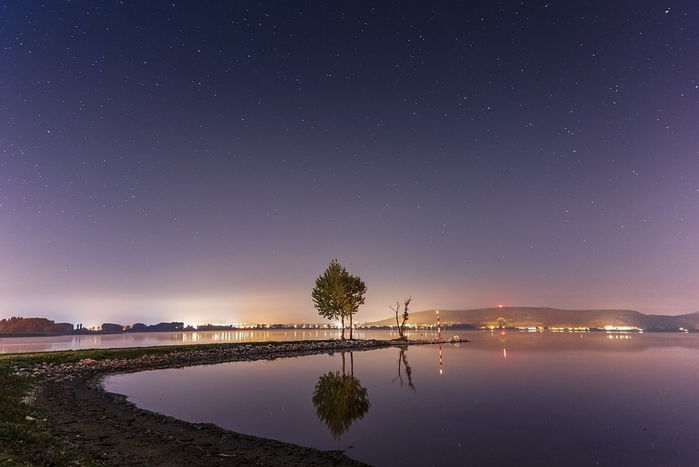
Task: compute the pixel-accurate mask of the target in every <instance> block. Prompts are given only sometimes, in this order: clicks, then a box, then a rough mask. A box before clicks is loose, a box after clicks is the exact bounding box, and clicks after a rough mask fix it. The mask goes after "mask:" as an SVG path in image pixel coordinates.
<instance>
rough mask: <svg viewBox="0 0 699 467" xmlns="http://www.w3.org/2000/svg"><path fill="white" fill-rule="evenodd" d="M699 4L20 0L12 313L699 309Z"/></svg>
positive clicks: (1, 257)
mask: <svg viewBox="0 0 699 467" xmlns="http://www.w3.org/2000/svg"><path fill="white" fill-rule="evenodd" d="M698 245H699V4H698V3H697V2H696V1H667V2H658V1H656V0H652V1H635V2H609V1H578V2H571V1H559V2H553V1H551V2H522V3H520V2H495V1H483V2H459V3H457V2H405V3H403V2H389V1H376V2H362V1H352V2H301V1H299V2H228V1H218V2H214V1H175V2H165V1H152V2H142V1H135V0H134V1H114V0H109V1H100V2H94V1H87V0H85V1H58V0H56V1H45V2H40V1H30V0H24V1H21V0H12V1H0V317H8V316H14V315H23V316H46V317H49V318H52V319H56V320H61V321H64V320H67V321H72V322H84V323H92V324H99V323H101V322H103V321H113V322H123V323H130V322H134V321H144V322H157V321H160V320H165V319H167V320H181V321H185V322H187V323H194V324H196V323H206V322H216V323H226V322H241V321H248V322H264V321H268V322H273V321H274V322H280V321H282V322H293V321H302V320H306V321H312V322H321V321H322V320H321V319H320V318H319V317H318V316H317V314H316V312H315V310H314V308H313V304H312V301H311V297H310V291H311V288H312V286H313V282H314V279H315V277H316V276H317V275H318V274H320V273H321V272H322V270H323V269H324V268H325V267H326V266H327V263H328V262H329V260H330V259H332V258H338V259H339V260H340V262H341V263H343V264H344V265H345V266H347V268H348V269H349V271H350V272H352V273H354V274H358V275H360V276H361V277H362V278H363V279H364V280H365V282H366V283H367V287H368V294H367V303H366V305H365V306H364V307H363V309H362V310H361V311H360V314H359V315H357V320H359V321H364V320H370V319H375V318H376V319H378V318H384V317H386V316H387V315H388V314H390V310H389V309H388V305H390V304H392V303H395V301H396V300H397V299H401V298H404V297H407V296H408V295H412V296H413V310H414V311H417V310H420V309H427V308H443V309H447V308H470V307H480V306H496V305H498V304H504V305H513V306H526V305H529V306H539V305H546V306H556V307H563V308H601V307H615V308H617V307H618V308H632V309H637V310H639V311H643V312H653V313H660V314H676V313H687V312H694V311H697V310H699V284H698V282H697V279H698V278H699V247H698Z"/></svg>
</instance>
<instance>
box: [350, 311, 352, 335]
mask: <svg viewBox="0 0 699 467" xmlns="http://www.w3.org/2000/svg"><path fill="white" fill-rule="evenodd" d="M350 340H352V315H350Z"/></svg>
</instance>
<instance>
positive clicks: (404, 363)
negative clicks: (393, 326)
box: [393, 346, 415, 392]
mask: <svg viewBox="0 0 699 467" xmlns="http://www.w3.org/2000/svg"><path fill="white" fill-rule="evenodd" d="M406 350H408V348H407V346H401V347H400V351H399V353H398V376H396V377H395V378H393V381H394V382H395V381H396V380H399V381H400V387H403V384H404V381H403V368H405V378H406V379H407V380H408V387H409V388H410V389H412V390H413V392H415V385H414V384H413V369H412V368H410V364H409V363H408V357H407V356H406V355H405V353H406Z"/></svg>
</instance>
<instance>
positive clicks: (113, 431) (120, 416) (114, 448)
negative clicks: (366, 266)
mask: <svg viewBox="0 0 699 467" xmlns="http://www.w3.org/2000/svg"><path fill="white" fill-rule="evenodd" d="M425 343H428V342H410V343H409V344H425ZM405 344H406V343H403V342H401V343H396V342H395V341H380V340H372V341H322V342H313V341H310V342H295V343H264V344H238V345H222V346H212V347H208V348H206V349H204V348H202V349H193V348H189V349H187V350H184V351H175V352H171V353H167V354H159V355H158V354H156V355H148V354H146V355H142V356H140V357H138V358H127V359H119V358H116V359H103V360H93V359H82V360H79V361H77V362H75V363H70V364H65V363H63V364H62V363H51V364H49V363H44V364H39V365H34V366H33V367H27V368H16V369H15V372H16V374H18V375H24V376H30V377H32V378H34V379H35V380H36V381H38V384H37V387H36V390H35V391H34V392H33V394H32V396H31V397H30V398H29V399H30V407H31V406H33V407H35V408H36V409H37V413H38V414H41V415H40V416H39V417H41V418H39V417H37V419H36V421H35V422H34V423H36V424H37V428H40V429H44V430H47V431H48V432H50V433H51V435H53V436H56V437H58V438H60V439H62V440H64V441H66V442H67V443H68V444H70V445H71V446H73V447H76V448H78V449H79V450H81V451H83V452H84V453H85V454H87V455H88V457H89V458H91V459H94V461H95V463H97V464H108V465H149V466H153V465H163V466H165V465H285V466H286V465H288V466H302V465H303V466H316V465H336V466H345V465H347V466H356V465H363V464H362V463H360V462H357V461H355V460H353V459H350V458H348V457H347V456H345V455H344V453H342V452H340V451H320V450H317V449H312V448H305V447H301V446H297V445H294V444H289V443H283V442H279V441H275V440H270V439H265V438H259V437H255V436H250V435H245V434H239V433H235V432H232V431H229V430H225V429H222V428H219V427H217V426H215V425H212V424H193V423H188V422H184V421H181V420H177V419H175V418H172V417H168V416H164V415H160V414H157V413H154V412H149V411H146V410H141V409H139V408H137V407H136V406H134V405H133V404H131V403H130V402H128V401H126V400H125V398H124V397H123V396H120V395H117V394H112V393H108V392H106V391H104V390H103V389H102V387H101V385H100V381H101V379H102V377H104V376H105V375H107V374H110V373H121V372H132V371H140V370H145V369H154V368H172V367H181V366H189V365H200V364H211V363H222V362H232V361H244V360H248V361H249V360H262V359H276V358H286V357H295V356H302V355H311V354H318V353H330V352H342V351H350V350H351V351H362V350H372V349H377V348H381V347H388V346H394V345H405Z"/></svg>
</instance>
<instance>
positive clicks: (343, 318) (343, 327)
mask: <svg viewBox="0 0 699 467" xmlns="http://www.w3.org/2000/svg"><path fill="white" fill-rule="evenodd" d="M340 335H341V336H342V340H345V317H344V316H343V317H342V333H341V334H340Z"/></svg>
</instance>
